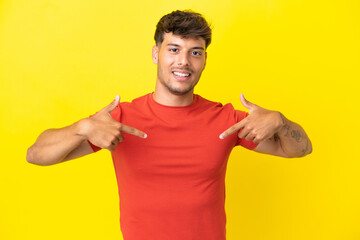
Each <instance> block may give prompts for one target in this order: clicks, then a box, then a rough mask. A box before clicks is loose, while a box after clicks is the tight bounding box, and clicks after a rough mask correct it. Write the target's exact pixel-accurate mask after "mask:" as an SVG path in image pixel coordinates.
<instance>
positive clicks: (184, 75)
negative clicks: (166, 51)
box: [174, 72, 190, 77]
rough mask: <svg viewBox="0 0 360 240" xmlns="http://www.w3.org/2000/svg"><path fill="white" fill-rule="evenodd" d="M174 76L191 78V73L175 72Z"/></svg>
mask: <svg viewBox="0 0 360 240" xmlns="http://www.w3.org/2000/svg"><path fill="white" fill-rule="evenodd" d="M174 74H175V75H176V76H179V77H188V76H190V73H179V72H174Z"/></svg>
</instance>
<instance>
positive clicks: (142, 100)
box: [120, 93, 151, 107]
mask: <svg viewBox="0 0 360 240" xmlns="http://www.w3.org/2000/svg"><path fill="white" fill-rule="evenodd" d="M150 94H151V93H148V94H145V95H143V96H140V97H137V98H134V99H133V100H131V101H129V102H127V101H125V102H120V105H121V106H122V107H127V106H134V105H142V104H144V103H145V102H147V101H148V99H149V95H150Z"/></svg>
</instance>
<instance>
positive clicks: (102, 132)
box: [26, 96, 146, 166]
mask: <svg viewBox="0 0 360 240" xmlns="http://www.w3.org/2000/svg"><path fill="white" fill-rule="evenodd" d="M119 100H120V98H119V96H117V97H116V98H115V100H114V101H113V102H112V103H110V104H109V105H108V106H106V107H105V108H103V109H101V110H100V111H99V112H98V113H96V114H95V115H94V116H92V117H91V118H85V119H82V120H80V121H78V122H76V123H74V124H72V125H70V126H67V127H64V128H60V129H49V130H46V131H44V132H43V133H42V134H40V136H39V137H38V139H37V140H36V142H35V143H34V144H33V145H32V146H31V147H30V148H29V149H28V151H27V156H26V160H27V161H28V162H29V163H33V164H36V165H41V166H48V165H53V164H56V163H61V162H64V161H67V160H70V159H74V158H78V157H81V156H84V155H87V154H90V153H93V152H94V151H93V149H92V148H91V146H90V144H89V143H88V141H90V142H91V143H92V144H94V145H95V146H98V147H100V148H105V149H108V150H110V151H114V150H115V147H116V146H117V145H118V144H119V143H120V142H122V141H123V139H124V137H123V135H122V134H121V132H126V133H129V134H133V135H135V136H138V137H141V138H146V134H145V133H143V132H142V131H139V130H137V129H135V128H133V127H129V126H126V125H124V124H121V123H119V122H117V121H115V120H114V119H113V118H112V117H111V116H110V113H111V112H112V111H113V110H114V109H115V108H116V106H117V105H118V104H119Z"/></svg>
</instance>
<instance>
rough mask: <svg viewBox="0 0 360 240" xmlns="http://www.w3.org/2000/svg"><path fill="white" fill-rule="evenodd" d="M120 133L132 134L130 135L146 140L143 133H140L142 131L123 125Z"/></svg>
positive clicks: (145, 135)
mask: <svg viewBox="0 0 360 240" xmlns="http://www.w3.org/2000/svg"><path fill="white" fill-rule="evenodd" d="M120 131H122V132H126V133H129V134H132V135H134V136H137V137H141V138H147V134H146V133H144V132H142V131H140V130H138V129H136V128H133V127H130V126H126V125H124V124H122V125H121V128H120Z"/></svg>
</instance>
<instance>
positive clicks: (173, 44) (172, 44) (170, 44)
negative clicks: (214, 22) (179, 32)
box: [166, 43, 205, 50]
mask: <svg viewBox="0 0 360 240" xmlns="http://www.w3.org/2000/svg"><path fill="white" fill-rule="evenodd" d="M166 46H174V47H180V45H179V44H176V43H168V44H166ZM191 49H201V50H205V49H204V48H203V47H193V48H191Z"/></svg>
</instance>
